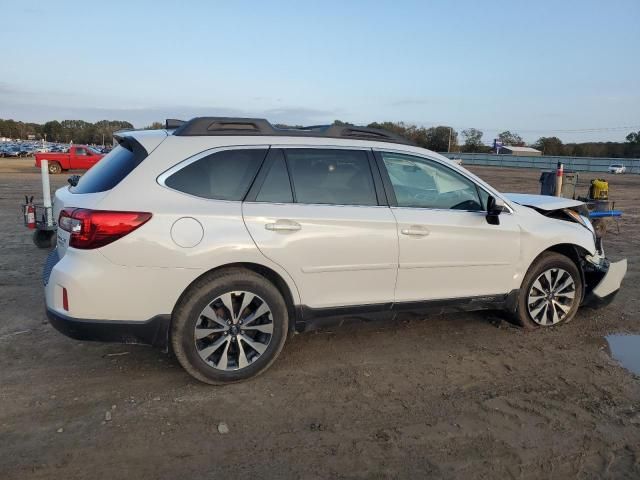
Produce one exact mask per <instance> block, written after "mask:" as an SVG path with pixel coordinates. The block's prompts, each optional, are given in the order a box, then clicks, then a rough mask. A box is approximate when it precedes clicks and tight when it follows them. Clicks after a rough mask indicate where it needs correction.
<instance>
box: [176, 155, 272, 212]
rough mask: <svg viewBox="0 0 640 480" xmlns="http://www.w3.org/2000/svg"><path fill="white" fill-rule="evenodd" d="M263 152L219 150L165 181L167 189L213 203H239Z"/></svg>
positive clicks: (254, 174)
mask: <svg viewBox="0 0 640 480" xmlns="http://www.w3.org/2000/svg"><path fill="white" fill-rule="evenodd" d="M266 153H267V150H266V149H255V148H254V149H246V150H223V151H221V152H216V153H212V154H211V155H208V156H206V157H203V158H201V159H199V160H196V161H195V162H193V163H190V164H189V165H187V166H186V167H184V168H182V169H181V170H178V171H177V172H176V173H174V174H173V175H171V176H170V177H169V178H167V179H166V180H165V182H164V184H165V185H166V186H167V187H170V188H173V189H175V190H179V191H181V192H184V193H188V194H190V195H194V196H196V197H202V198H210V199H213V200H242V199H243V198H244V196H245V195H246V194H247V191H248V190H249V187H250V186H251V182H252V181H253V178H254V177H255V176H256V173H257V172H258V169H259V168H260V164H261V163H262V160H264V157H265V155H266Z"/></svg>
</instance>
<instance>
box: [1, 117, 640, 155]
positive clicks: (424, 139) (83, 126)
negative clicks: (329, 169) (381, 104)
mask: <svg viewBox="0 0 640 480" xmlns="http://www.w3.org/2000/svg"><path fill="white" fill-rule="evenodd" d="M333 124H334V125H342V126H345V125H353V124H352V123H349V122H344V121H341V120H335V121H334V122H333ZM276 126H277V127H288V126H290V125H284V124H278V125H276ZM367 127H370V128H379V129H382V130H387V131H389V132H392V133H395V134H397V135H400V136H402V137H404V138H407V139H408V140H410V141H412V142H413V143H415V144H416V145H418V146H420V147H424V148H428V149H429V150H433V151H436V152H469V153H489V152H491V151H492V148H493V147H492V145H486V144H485V142H484V141H483V135H484V132H482V130H479V129H477V128H467V129H464V130H462V131H461V132H459V133H458V131H457V130H456V129H455V128H453V127H450V126H447V125H439V126H436V127H419V126H417V125H412V124H409V123H404V122H373V123H370V124H369V125H367ZM132 128H133V125H132V124H131V123H129V122H126V121H123V120H100V121H99V122H96V123H90V122H85V121H84V120H63V121H61V122H59V121H57V120H53V121H50V122H46V123H44V124H38V123H29V122H20V121H15V120H2V119H0V137H8V138H20V139H27V138H29V136H30V135H33V136H34V137H35V138H36V139H38V140H39V139H46V140H48V141H52V142H64V143H68V142H70V141H73V142H74V143H79V144H100V145H102V144H104V143H110V142H111V137H112V135H113V132H115V131H117V130H125V129H132ZM145 128H151V129H159V128H164V124H163V123H160V122H153V123H152V124H151V125H148V126H147V127H145ZM496 139H497V140H499V141H501V142H502V143H503V145H512V146H525V145H526V143H525V142H524V140H523V139H522V137H521V136H520V135H519V134H518V133H516V132H511V131H509V130H506V131H504V132H500V133H499V134H498V135H497V137H496ZM625 140H626V141H625V142H582V143H563V142H562V140H560V138H558V137H540V138H538V140H536V141H535V142H533V143H531V144H529V146H531V147H533V148H536V149H538V150H540V151H542V153H543V155H562V156H575V157H617V158H640V131H638V132H631V133H629V134H628V135H627V136H626V138H625ZM492 143H493V142H492Z"/></svg>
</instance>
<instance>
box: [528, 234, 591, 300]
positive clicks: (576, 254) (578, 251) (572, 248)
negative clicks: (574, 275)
mask: <svg viewBox="0 0 640 480" xmlns="http://www.w3.org/2000/svg"><path fill="white" fill-rule="evenodd" d="M548 252H554V253H559V254H561V255H564V256H565V257H567V258H569V259H570V260H571V261H572V262H573V263H575V265H576V267H577V269H578V272H580V280H581V282H580V283H582V298H584V294H585V288H586V278H585V273H584V262H583V260H582V259H583V258H584V257H585V255H589V252H588V251H587V250H586V249H585V248H584V247H582V246H580V245H576V244H575V243H557V244H555V245H551V246H549V247H547V248H546V249H544V250H543V251H541V252H540V253H538V255H536V256H535V258H534V259H533V260H532V261H531V263H530V264H529V267H528V268H527V272H529V270H530V269H531V268H532V267H533V266H534V265H535V263H536V262H537V261H538V259H539V258H540V257H541V256H542V255H544V254H545V253H548ZM525 276H526V274H525V275H524V276H523V277H522V281H523V282H524V278H525ZM520 287H521V288H522V284H521V286H520Z"/></svg>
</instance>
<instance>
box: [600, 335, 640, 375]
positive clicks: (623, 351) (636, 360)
mask: <svg viewBox="0 0 640 480" xmlns="http://www.w3.org/2000/svg"><path fill="white" fill-rule="evenodd" d="M606 339H607V343H608V344H609V352H610V353H611V356H612V357H613V359H614V360H616V361H618V362H619V363H620V365H622V366H623V367H624V368H626V369H627V370H629V371H630V372H633V373H635V374H636V375H640V335H629V334H625V333H616V334H613V335H607V336H606Z"/></svg>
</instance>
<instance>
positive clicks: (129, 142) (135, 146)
mask: <svg viewBox="0 0 640 480" xmlns="http://www.w3.org/2000/svg"><path fill="white" fill-rule="evenodd" d="M113 138H114V139H115V140H116V141H117V142H118V145H120V146H121V147H124V148H126V149H127V150H129V151H130V152H133V153H135V154H137V155H136V156H142V157H143V158H144V157H146V156H147V155H149V152H147V149H146V148H144V147H143V146H142V144H141V143H140V142H139V141H138V140H136V139H135V138H134V137H132V136H130V135H123V134H121V133H114V134H113Z"/></svg>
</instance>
